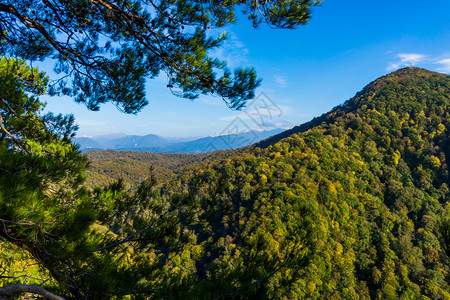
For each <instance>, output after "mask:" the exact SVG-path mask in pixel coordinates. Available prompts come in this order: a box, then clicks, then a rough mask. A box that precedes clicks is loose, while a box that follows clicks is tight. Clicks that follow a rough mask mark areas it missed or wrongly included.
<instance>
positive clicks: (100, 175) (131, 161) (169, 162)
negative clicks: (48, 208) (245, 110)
mask: <svg viewBox="0 0 450 300" xmlns="http://www.w3.org/2000/svg"><path fill="white" fill-rule="evenodd" d="M232 153H234V151H217V152H213V153H202V154H166V153H153V152H138V151H116V150H90V151H88V152H86V153H85V155H86V157H87V158H88V159H89V161H90V165H89V170H88V171H87V172H86V177H87V178H86V184H87V186H89V187H97V186H101V185H105V184H111V183H113V182H114V181H116V180H118V179H122V180H123V182H124V184H125V185H126V186H127V188H131V189H133V188H135V187H136V186H137V185H139V183H140V182H142V181H143V180H145V178H147V177H148V176H149V175H150V174H151V173H155V174H157V178H158V181H159V182H164V181H166V180H167V179H168V178H170V177H172V176H173V175H174V174H175V173H177V172H180V169H183V168H184V167H187V166H194V165H199V164H207V163H209V162H211V161H214V160H218V159H219V158H221V157H226V156H228V155H231V154H232ZM151 169H152V170H153V171H150V170H151Z"/></svg>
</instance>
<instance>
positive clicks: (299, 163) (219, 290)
mask: <svg viewBox="0 0 450 300" xmlns="http://www.w3.org/2000/svg"><path fill="white" fill-rule="evenodd" d="M449 129H450V76H448V75H444V74H439V73H435V72H430V71H427V70H423V69H418V68H406V69H401V70H399V71H397V72H394V73H391V74H389V75H387V76H384V77H382V78H380V79H377V80H375V81H374V82H372V83H371V84H369V85H368V86H366V87H365V88H364V89H363V90H362V91H361V92H359V93H357V94H356V96H355V97H354V98H352V99H350V100H349V101H347V102H346V103H345V104H343V105H342V106H339V107H337V108H335V109H333V110H332V111H331V112H329V113H327V114H324V115H323V116H321V117H319V118H316V119H314V120H312V121H311V122H309V123H307V124H304V125H301V126H299V127H296V128H293V129H292V130H290V131H287V132H284V133H282V134H280V135H278V136H275V137H273V138H270V139H268V140H265V141H263V142H261V143H259V144H258V145H255V146H252V147H248V148H245V149H241V150H239V151H234V152H223V153H216V154H213V155H210V156H205V155H194V156H192V155H161V154H158V155H155V154H152V153H145V154H142V153H140V154H138V153H136V152H131V151H128V152H116V151H107V152H103V151H102V152H97V151H93V152H88V154H87V155H88V157H89V158H90V159H91V161H92V162H91V171H90V172H91V173H90V175H88V178H89V176H92V178H93V180H94V181H95V180H98V182H102V181H104V182H110V181H112V179H116V178H118V177H125V178H126V180H128V182H126V184H128V185H129V186H126V187H123V186H122V185H121V184H112V185H111V186H110V187H108V188H102V189H100V188H97V189H95V190H93V191H92V190H87V189H84V188H80V187H79V186H75V187H74V188H73V189H68V188H67V189H59V190H58V192H59V193H63V195H64V196H65V198H61V199H63V200H64V201H62V200H60V198H57V196H58V195H59V194H56V193H55V194H56V195H57V196H47V195H53V194H51V193H52V192H53V190H50V191H49V189H47V190H44V192H43V193H42V194H43V195H44V196H45V197H47V198H48V199H47V198H45V197H44V198H42V197H41V194H39V193H37V192H36V193H35V194H33V195H34V196H35V198H36V199H34V198H33V199H31V200H33V201H30V200H29V198H25V197H22V198H18V199H19V200H20V202H17V203H18V204H17V208H16V207H13V206H12V205H10V204H9V203H10V202H7V201H4V202H1V201H0V204H2V203H6V204H2V205H3V206H2V207H3V208H4V209H8V212H11V213H10V214H13V213H14V214H15V215H14V216H16V215H17V216H18V217H17V218H15V219H14V221H11V222H10V223H11V224H12V225H10V223H8V224H7V223H5V221H3V224H4V226H5V228H6V225H8V226H10V227H8V228H11V229H10V230H9V231H8V232H6V231H4V232H5V233H3V235H1V238H2V239H1V240H0V250H1V251H0V258H1V259H2V262H8V263H9V262H14V264H13V263H10V264H9V265H8V264H6V263H4V264H1V263H0V267H1V270H0V272H3V273H2V274H5V275H4V276H5V277H3V278H1V280H2V281H1V282H0V283H2V284H11V283H14V282H21V283H31V284H35V285H39V284H42V282H44V283H45V285H44V287H45V288H47V289H48V290H50V291H52V292H54V293H57V294H59V295H64V296H65V297H66V298H68V299H450V286H449V282H450V276H449V270H450V269H449V257H448V254H449V250H450V244H449V241H450V230H447V231H445V230H442V228H444V225H445V224H447V226H448V224H450V223H448V222H450V206H449V201H450V190H449V185H450V177H449V168H450V167H449V163H448V160H449V157H450V130H449ZM57 158H58V157H57ZM33 162H34V163H36V162H35V161H33ZM39 162H40V161H39ZM45 163H46V162H45V161H43V162H42V164H43V165H44V166H46V164H45ZM11 165H12V166H11V168H13V167H15V166H14V165H13V164H11ZM150 165H155V173H156V177H157V179H158V178H159V184H156V182H155V178H154V174H151V173H148V171H147V170H148V169H149V166H150ZM56 171H58V170H56ZM56 171H55V172H56ZM97 174H103V175H102V176H104V177H98V175H97ZM149 174H150V175H151V176H148V175H149ZM23 176H25V175H23ZM2 178H4V180H7V179H8V178H9V177H6V176H4V177H2ZM144 178H146V179H145V180H143V179H144ZM76 179H77V181H76V182H75V183H74V185H76V184H78V182H79V181H80V180H81V178H78V177H77V178H76ZM142 180H143V181H142ZM137 181H142V183H140V184H137ZM98 182H90V183H89V182H88V184H95V183H98ZM4 186H7V187H8V186H11V190H12V191H14V192H15V193H17V195H19V196H20V195H22V194H21V193H22V191H27V189H33V187H32V186H31V187H30V186H27V185H21V186H18V187H16V186H14V185H13V184H12V183H11V184H9V185H6V184H4ZM51 187H52V188H53V186H51ZM130 187H133V189H132V190H131V191H130V189H129V188H130ZM25 195H28V194H25ZM0 196H2V197H4V199H9V198H7V197H9V194H7V193H4V195H0ZM40 197H41V198H40ZM16 198H17V197H16ZM2 199H3V198H0V200H2ZM41 199H44V200H45V201H47V202H43V201H44V200H41ZM73 199H75V200H73ZM19 200H17V201H19ZM46 203H49V204H48V205H47V204H46ZM44 204H45V205H47V206H45V207H44ZM8 205H9V206H8ZM30 206H31V207H32V208H33V209H34V210H33V213H31V212H30V211H32V210H30ZM61 216H62V217H61ZM33 218H34V219H33ZM30 219H31V220H36V221H34V222H25V220H30ZM47 220H50V221H47ZM54 220H57V221H54ZM59 220H62V221H59ZM444 221H447V222H444ZM5 224H6V225H5ZM447 228H449V227H447ZM19 238H20V240H19ZM30 245H31V246H30ZM29 249H31V250H29ZM33 251H34V252H33ZM30 253H31V254H32V255H29V254H30ZM36 261H38V262H39V264H38V265H37V266H38V267H36V264H35V262H36ZM30 266H32V268H30ZM24 270H26V271H24ZM28 270H29V271H28ZM23 272H28V274H31V275H32V276H31V277H17V276H18V275H17V274H19V275H20V274H23ZM10 274H13V275H14V276H12V275H11V276H10V277H8V276H9V275H10ZM49 274H50V275H49ZM47 278H50V279H51V280H48V281H47V280H46V279H47Z"/></svg>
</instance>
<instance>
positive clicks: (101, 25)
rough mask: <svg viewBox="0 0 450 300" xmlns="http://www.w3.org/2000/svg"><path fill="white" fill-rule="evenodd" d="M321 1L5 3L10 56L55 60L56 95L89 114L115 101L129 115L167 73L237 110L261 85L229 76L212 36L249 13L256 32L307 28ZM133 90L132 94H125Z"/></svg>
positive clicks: (245, 76)
mask: <svg viewBox="0 0 450 300" xmlns="http://www.w3.org/2000/svg"><path fill="white" fill-rule="evenodd" d="M320 2H321V1H320V0H302V1H294V0H273V1H257V0H233V1H213V0H208V1H204V0H200V1H197V0H189V1H186V0H113V1H111V0H70V1H66V0H38V1H36V0H20V1H16V0H6V1H2V2H1V3H0V35H1V39H2V41H3V42H2V43H1V44H0V49H1V50H2V52H3V53H6V54H9V55H12V56H15V57H20V58H24V59H28V60H32V61H33V60H42V59H45V58H53V59H56V60H57V64H56V66H55V70H56V72H58V73H61V74H62V75H64V76H65V77H66V76H68V78H70V81H71V82H70V83H69V84H66V83H68V82H67V80H59V81H58V84H56V85H53V87H54V88H53V89H52V90H50V91H51V92H53V93H57V92H58V93H64V94H68V95H71V96H72V97H74V98H75V100H76V101H79V102H83V103H86V105H87V107H88V108H90V109H94V110H96V109H98V108H99V105H100V104H102V103H105V102H108V101H112V102H113V103H114V104H115V105H117V107H118V108H119V109H121V110H123V111H124V112H126V113H136V112H138V111H139V110H140V109H141V108H142V107H143V106H144V105H145V104H146V103H147V100H146V98H145V92H144V87H145V78H146V77H149V78H154V77H156V76H158V74H159V73H160V72H161V71H163V72H165V74H166V75H167V77H168V78H169V82H168V84H167V87H168V88H170V89H171V90H172V91H173V92H174V93H175V94H177V95H179V96H181V97H184V98H187V99H195V98H196V97H198V95H199V94H214V95H218V96H220V97H222V98H223V100H224V101H225V103H226V104H227V105H228V106H229V107H231V108H234V109H239V108H240V107H242V106H243V105H245V103H246V101H247V100H248V99H251V98H253V96H254V90H255V88H256V87H257V86H258V85H259V82H260V80H259V79H258V78H257V77H256V73H255V71H254V70H253V69H251V68H238V69H235V70H233V71H232V70H230V69H229V68H228V67H227V66H226V63H225V62H224V61H222V60H220V59H217V58H214V57H211V56H210V54H211V50H214V49H216V48H218V47H221V46H222V45H223V42H224V40H225V38H226V34H220V35H217V34H214V33H213V32H210V31H211V29H214V28H223V27H224V26H226V25H227V24H230V23H233V22H234V21H235V20H236V15H237V14H238V13H240V12H241V11H243V12H244V13H245V14H246V15H247V16H248V18H249V19H251V20H252V23H253V25H254V26H257V25H258V24H260V23H263V22H264V23H268V24H269V25H271V26H273V27H278V28H294V27H296V26H298V25H303V24H306V23H307V21H308V20H309V18H310V8H311V7H313V6H316V5H318V4H319V3H320ZM124 87H126V88H124Z"/></svg>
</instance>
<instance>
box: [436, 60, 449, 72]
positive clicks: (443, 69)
mask: <svg viewBox="0 0 450 300" xmlns="http://www.w3.org/2000/svg"><path fill="white" fill-rule="evenodd" d="M435 64H440V65H441V67H440V68H438V69H437V70H438V71H440V72H444V73H450V58H446V59H441V60H438V61H436V62H435Z"/></svg>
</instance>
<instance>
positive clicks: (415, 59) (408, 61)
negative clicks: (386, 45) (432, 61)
mask: <svg viewBox="0 0 450 300" xmlns="http://www.w3.org/2000/svg"><path fill="white" fill-rule="evenodd" d="M397 57H398V58H399V59H400V60H399V61H397V62H394V63H390V64H389V66H388V68H387V69H388V70H389V71H391V70H396V69H398V68H401V67H406V66H415V65H417V64H418V63H421V62H423V61H425V60H426V55H424V54H420V53H399V54H397Z"/></svg>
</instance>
